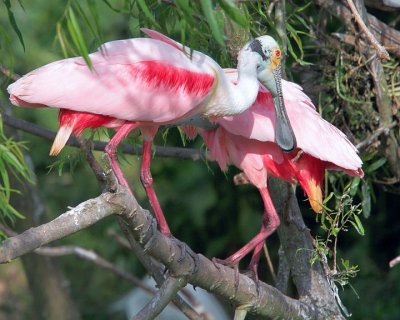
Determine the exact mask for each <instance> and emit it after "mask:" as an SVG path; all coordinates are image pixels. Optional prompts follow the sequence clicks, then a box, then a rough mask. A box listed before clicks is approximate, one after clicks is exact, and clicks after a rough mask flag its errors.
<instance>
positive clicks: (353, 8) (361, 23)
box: [347, 0, 390, 60]
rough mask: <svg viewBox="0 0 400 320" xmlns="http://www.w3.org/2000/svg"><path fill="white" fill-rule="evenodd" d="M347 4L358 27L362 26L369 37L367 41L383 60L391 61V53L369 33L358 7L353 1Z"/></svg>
mask: <svg viewBox="0 0 400 320" xmlns="http://www.w3.org/2000/svg"><path fill="white" fill-rule="evenodd" d="M347 3H348V5H349V7H350V10H351V12H352V13H353V16H354V19H355V20H356V21H357V23H358V25H359V26H360V28H361V30H362V31H364V33H365V35H366V36H367V39H368V40H369V42H370V43H371V44H372V45H373V46H374V48H375V50H376V53H377V56H378V58H379V59H381V60H390V56H389V53H388V52H387V51H386V49H385V48H384V47H383V46H381V45H380V44H379V42H378V40H376V38H375V37H374V35H373V34H372V33H371V31H369V29H368V28H367V26H366V25H365V23H364V21H363V20H362V18H361V17H360V14H359V13H358V10H357V8H356V6H355V5H354V3H353V0H347Z"/></svg>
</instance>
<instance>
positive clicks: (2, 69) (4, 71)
mask: <svg viewBox="0 0 400 320" xmlns="http://www.w3.org/2000/svg"><path fill="white" fill-rule="evenodd" d="M0 72H1V73H2V74H4V75H5V76H6V77H8V78H10V79H11V80H14V81H17V80H18V79H19V78H21V76H20V75H18V74H16V73H14V72H12V71H11V70H10V69H8V68H6V67H5V66H3V65H1V64H0Z"/></svg>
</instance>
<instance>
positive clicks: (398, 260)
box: [389, 256, 400, 268]
mask: <svg viewBox="0 0 400 320" xmlns="http://www.w3.org/2000/svg"><path fill="white" fill-rule="evenodd" d="M399 263H400V256H398V257H396V258H394V259H392V260H390V262H389V266H390V267H391V268H393V267H394V266H395V265H396V264H399Z"/></svg>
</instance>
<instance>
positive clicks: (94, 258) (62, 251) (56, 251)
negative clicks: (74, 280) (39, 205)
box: [35, 246, 156, 295]
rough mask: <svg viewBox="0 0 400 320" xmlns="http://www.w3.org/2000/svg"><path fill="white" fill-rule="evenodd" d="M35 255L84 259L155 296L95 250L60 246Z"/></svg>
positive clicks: (149, 289)
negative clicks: (72, 256)
mask: <svg viewBox="0 0 400 320" xmlns="http://www.w3.org/2000/svg"><path fill="white" fill-rule="evenodd" d="M35 253H37V254H40V255H44V256H50V257H60V256H65V255H71V254H73V255H76V256H78V257H80V258H82V259H85V260H88V261H91V262H93V263H94V264H95V265H97V266H99V267H101V268H103V269H105V270H107V271H111V272H112V273H114V274H116V275H117V276H119V277H120V278H122V279H124V280H127V281H129V282H130V283H132V284H133V285H135V286H137V287H139V288H141V289H143V290H144V291H146V292H148V293H150V294H152V295H153V294H155V292H156V290H154V289H152V288H150V287H149V286H146V285H145V284H144V283H143V282H142V281H141V280H140V279H139V278H138V277H136V276H134V275H133V274H131V273H129V272H126V271H124V270H122V269H120V268H118V267H117V266H116V265H115V264H113V263H112V262H110V261H108V260H106V259H104V258H103V257H101V256H100V255H98V254H97V253H96V252H94V251H93V250H87V249H84V248H81V247H78V246H59V247H42V248H38V249H36V250H35Z"/></svg>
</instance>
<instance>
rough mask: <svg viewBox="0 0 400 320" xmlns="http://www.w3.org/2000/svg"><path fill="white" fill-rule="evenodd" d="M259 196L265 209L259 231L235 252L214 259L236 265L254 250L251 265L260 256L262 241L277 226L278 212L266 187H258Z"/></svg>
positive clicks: (225, 263) (278, 221)
mask: <svg viewBox="0 0 400 320" xmlns="http://www.w3.org/2000/svg"><path fill="white" fill-rule="evenodd" d="M259 191H260V194H261V198H262V199H263V202H264V207H265V211H264V214H263V217H262V227H261V230H260V231H259V233H258V234H257V235H256V236H255V237H254V238H253V239H251V240H250V241H249V242H248V243H247V244H246V245H245V246H243V247H242V248H241V249H240V250H238V251H237V252H235V253H234V254H233V255H231V256H230V257H228V258H227V259H225V260H218V259H215V261H216V262H218V263H221V264H224V265H228V266H233V267H234V266H237V265H238V263H239V262H240V260H242V259H243V257H244V256H246V255H247V254H248V253H249V252H251V251H253V250H255V252H254V255H253V258H254V259H252V262H251V263H250V266H251V265H252V263H253V266H254V265H255V264H256V263H257V264H258V260H257V256H258V259H259V257H260V253H261V249H262V246H263V243H264V240H265V239H266V238H267V237H268V236H269V235H270V234H271V233H273V232H274V231H275V230H276V229H277V228H278V226H279V224H280V220H279V216H278V213H277V212H276V209H275V206H274V204H273V202H272V199H271V196H270V195H269V191H268V189H267V187H265V188H260V189H259Z"/></svg>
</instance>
